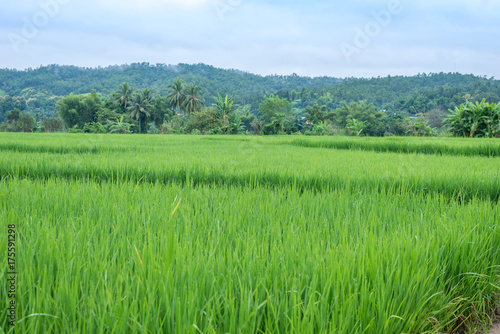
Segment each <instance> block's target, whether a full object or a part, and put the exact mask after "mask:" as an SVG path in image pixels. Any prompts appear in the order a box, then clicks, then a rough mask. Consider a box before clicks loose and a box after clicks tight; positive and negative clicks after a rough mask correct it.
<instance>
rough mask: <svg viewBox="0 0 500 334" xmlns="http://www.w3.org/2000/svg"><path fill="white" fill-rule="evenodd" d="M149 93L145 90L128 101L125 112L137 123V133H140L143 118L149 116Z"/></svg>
mask: <svg viewBox="0 0 500 334" xmlns="http://www.w3.org/2000/svg"><path fill="white" fill-rule="evenodd" d="M150 94H151V91H150V90H149V89H145V90H143V91H142V92H140V93H137V94H135V95H134V97H133V98H132V100H130V101H129V103H128V107H127V110H128V111H129V112H130V118H133V119H136V120H137V121H138V122H139V133H142V123H141V120H142V119H143V118H146V119H147V118H148V117H149V116H151V109H152V102H153V101H152V98H151V96H150Z"/></svg>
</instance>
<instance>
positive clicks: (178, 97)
mask: <svg viewBox="0 0 500 334" xmlns="http://www.w3.org/2000/svg"><path fill="white" fill-rule="evenodd" d="M184 87H185V84H184V83H183V82H182V80H181V78H177V79H175V80H174V81H173V82H172V83H171V84H170V85H168V86H167V88H168V94H167V101H168V104H169V107H170V108H172V110H173V111H175V110H176V109H178V110H179V111H182V110H183V109H182V108H183V105H184V101H185V100H186V96H185V95H184Z"/></svg>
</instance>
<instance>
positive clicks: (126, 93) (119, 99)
mask: <svg viewBox="0 0 500 334" xmlns="http://www.w3.org/2000/svg"><path fill="white" fill-rule="evenodd" d="M133 94H134V89H133V88H132V86H130V85H129V84H128V82H124V83H123V84H122V85H120V86H119V87H118V89H117V91H116V92H115V93H114V94H113V102H114V104H116V105H119V106H120V108H122V111H124V112H125V110H126V109H127V106H128V102H129V101H130V99H132V96H133Z"/></svg>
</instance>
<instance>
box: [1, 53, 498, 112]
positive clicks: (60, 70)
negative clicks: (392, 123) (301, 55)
mask: <svg viewBox="0 0 500 334" xmlns="http://www.w3.org/2000/svg"><path fill="white" fill-rule="evenodd" d="M177 77H180V78H181V79H182V80H183V81H184V82H187V83H195V84H196V85H197V86H199V87H201V88H202V90H203V95H204V97H205V104H206V105H207V106H210V105H211V104H212V103H214V102H215V98H216V96H217V93H220V94H221V95H225V94H229V95H233V96H234V97H235V101H236V102H237V103H238V104H240V105H245V104H247V105H250V106H251V111H252V112H253V113H256V112H257V111H258V109H259V104H260V102H261V101H262V100H263V99H264V97H265V96H270V95H271V94H276V95H277V96H279V97H281V98H286V99H288V100H289V101H290V102H294V108H296V109H298V110H299V111H300V110H304V108H305V107H307V106H310V105H314V104H318V105H326V106H327V107H329V108H337V107H339V106H340V105H341V101H345V102H347V103H350V102H355V101H360V100H365V101H366V102H368V103H373V104H374V105H375V106H376V107H377V108H380V109H386V110H388V111H391V110H394V111H407V112H408V113H418V112H421V113H422V112H423V113H425V112H427V111H429V110H431V109H432V108H436V107H439V108H442V109H444V110H446V109H450V108H454V107H455V106H458V105H460V104H461V103H463V102H464V101H466V100H472V101H476V100H482V99H483V98H485V99H486V100H487V101H488V102H498V101H500V81H498V80H495V79H493V78H490V79H487V78H484V77H478V76H474V75H464V74H459V73H436V74H419V75H416V76H411V77H407V76H389V77H384V78H372V79H356V78H343V79H341V78H332V77H318V78H309V77H302V76H298V75H296V74H292V75H288V76H281V75H272V76H260V75H255V74H251V73H247V72H242V71H238V70H224V69H219V68H215V67H213V66H209V65H205V64H196V65H187V64H179V65H164V64H157V65H152V64H149V63H136V64H130V65H119V66H118V65H116V66H109V67H105V68H101V67H99V68H82V67H76V66H60V65H49V66H42V67H40V68H37V69H27V70H22V71H20V70H12V69H0V121H1V120H2V119H3V118H4V115H5V114H6V113H7V112H8V111H10V110H12V109H13V108H14V107H16V108H19V109H20V110H21V111H29V112H32V113H33V114H36V115H39V116H41V117H42V118H43V117H44V116H47V115H51V114H54V113H55V112H56V109H55V104H56V102H57V101H58V100H60V99H61V97H63V96H66V95H69V94H71V93H73V94H86V93H90V92H91V91H92V90H93V89H95V90H97V92H98V93H99V95H101V97H109V94H110V93H112V92H114V91H116V89H117V87H118V86H119V85H121V84H122V83H124V82H128V83H129V84H130V85H132V86H133V87H134V88H137V89H143V88H149V89H151V90H152V92H153V93H156V92H159V93H160V94H161V95H162V96H165V95H166V92H167V86H168V85H169V84H170V83H172V81H173V80H174V79H175V78H177Z"/></svg>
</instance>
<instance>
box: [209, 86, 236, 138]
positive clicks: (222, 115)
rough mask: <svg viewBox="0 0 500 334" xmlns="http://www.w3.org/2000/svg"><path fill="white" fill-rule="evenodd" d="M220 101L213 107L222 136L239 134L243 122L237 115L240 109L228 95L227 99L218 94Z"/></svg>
mask: <svg viewBox="0 0 500 334" xmlns="http://www.w3.org/2000/svg"><path fill="white" fill-rule="evenodd" d="M217 97H218V100H217V102H216V103H214V104H213V105H212V108H213V109H214V111H215V115H216V117H217V119H218V120H219V124H220V130H221V133H222V134H238V131H239V130H238V129H239V128H240V124H241V120H239V118H238V115H237V113H236V112H237V109H238V107H237V106H235V105H234V98H233V97H229V96H228V95H226V97H225V98H222V96H221V95H220V94H219V93H217Z"/></svg>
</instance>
